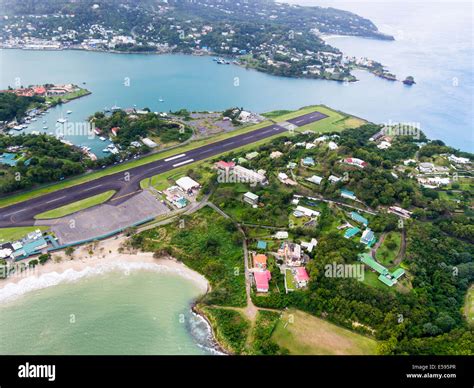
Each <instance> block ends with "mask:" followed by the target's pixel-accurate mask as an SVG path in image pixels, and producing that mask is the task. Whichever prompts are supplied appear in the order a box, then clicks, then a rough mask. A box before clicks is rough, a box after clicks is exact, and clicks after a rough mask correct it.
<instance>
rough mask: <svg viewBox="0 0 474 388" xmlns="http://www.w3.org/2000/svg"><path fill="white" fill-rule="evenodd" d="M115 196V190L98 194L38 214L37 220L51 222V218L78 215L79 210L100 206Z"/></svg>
mask: <svg viewBox="0 0 474 388" xmlns="http://www.w3.org/2000/svg"><path fill="white" fill-rule="evenodd" d="M114 194H115V191H114V190H110V191H106V192H105V193H102V194H97V195H94V196H92V197H89V198H86V199H82V200H80V201H77V202H73V203H70V204H69V205H65V206H61V207H58V208H57V209H53V210H49V211H47V212H44V213H41V214H37V215H36V216H35V218H36V219H37V220H49V219H51V218H59V217H64V216H67V215H69V214H72V213H76V212H78V211H79V210H84V209H87V208H90V207H92V206H96V205H99V204H101V203H104V202H106V201H108V200H109V199H110V198H111V197H112V196H113V195H114Z"/></svg>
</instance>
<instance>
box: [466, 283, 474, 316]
mask: <svg viewBox="0 0 474 388" xmlns="http://www.w3.org/2000/svg"><path fill="white" fill-rule="evenodd" d="M464 315H465V316H466V320H467V322H468V323H469V324H470V325H474V285H472V286H471V287H470V288H469V290H467V294H466V302H465V304H464Z"/></svg>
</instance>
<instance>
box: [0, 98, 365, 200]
mask: <svg viewBox="0 0 474 388" xmlns="http://www.w3.org/2000/svg"><path fill="white" fill-rule="evenodd" d="M314 111H320V112H322V113H325V114H326V115H328V117H326V118H324V119H322V120H320V121H317V122H315V123H312V124H308V125H305V126H303V127H300V128H298V129H297V131H306V130H308V129H311V130H313V131H319V132H333V131H341V130H343V129H346V128H355V127H357V126H359V125H361V124H363V123H365V121H363V120H361V119H358V118H355V117H353V116H349V115H345V114H343V113H340V112H337V111H334V110H332V109H330V108H328V107H325V106H310V107H305V108H302V109H300V110H295V111H293V112H291V113H287V114H284V115H282V116H275V117H274V118H273V121H274V122H281V121H285V120H288V119H291V118H294V117H297V116H300V115H303V114H307V113H310V112H314ZM271 123H272V122H271V121H270V120H268V121H267V120H266V121H263V122H261V123H259V124H255V125H250V126H245V127H242V128H239V129H237V130H234V131H231V132H226V133H221V134H218V135H216V136H213V137H211V138H205V139H199V140H196V141H192V142H190V143H188V144H186V145H184V146H180V147H176V148H173V149H169V150H167V151H162V152H159V153H155V154H152V155H149V156H146V157H144V158H141V159H135V160H132V161H129V162H128V163H123V164H120V165H117V166H114V167H110V168H106V169H103V170H100V171H95V172H93V173H88V174H85V175H81V176H78V177H75V178H71V179H66V180H64V181H62V182H59V183H54V184H51V185H48V186H43V187H41V188H37V189H33V190H30V191H27V192H23V193H19V194H15V195H11V196H8V197H5V198H2V199H0V207H5V206H9V205H12V204H15V203H18V202H22V201H26V200H28V199H31V198H35V197H39V196H41V195H44V194H48V193H51V192H53V191H57V190H60V189H64V188H66V187H71V186H75V185H78V184H81V183H84V182H89V181H92V180H94V179H97V178H100V177H103V176H106V175H111V174H114V173H117V172H121V171H125V170H128V169H130V168H133V167H137V166H141V165H144V164H148V163H150V162H153V161H156V160H161V159H165V158H167V157H169V156H172V155H175V154H178V153H181V152H186V151H189V150H192V149H194V148H197V147H201V146H203V145H206V144H209V143H214V142H217V141H220V140H224V139H227V138H230V137H233V136H236V135H240V134H242V133H247V132H251V131H254V130H256V129H260V128H262V127H265V126H267V125H270V124H271ZM286 135H288V133H286V132H284V133H282V134H278V135H275V136H272V137H269V138H266V139H263V140H260V141H258V142H255V143H252V144H249V145H246V146H244V147H241V148H239V150H245V149H253V148H255V147H258V146H259V145H261V144H264V143H266V142H268V141H269V140H272V139H274V138H276V137H279V136H286ZM213 157H216V156H213Z"/></svg>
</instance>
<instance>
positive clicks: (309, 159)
mask: <svg viewBox="0 0 474 388" xmlns="http://www.w3.org/2000/svg"><path fill="white" fill-rule="evenodd" d="M301 164H302V165H303V166H306V167H311V166H314V165H315V162H314V159H313V158H312V157H311V156H307V157H306V158H304V159H303V160H302V161H301Z"/></svg>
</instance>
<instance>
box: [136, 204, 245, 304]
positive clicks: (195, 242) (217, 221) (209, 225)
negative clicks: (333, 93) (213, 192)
mask: <svg viewBox="0 0 474 388" xmlns="http://www.w3.org/2000/svg"><path fill="white" fill-rule="evenodd" d="M132 242H133V244H134V245H135V246H137V247H142V249H143V250H146V251H152V252H156V253H157V255H158V256H160V255H162V254H170V255H171V256H173V257H176V258H177V259H179V260H181V261H182V262H183V263H185V264H186V265H187V266H189V267H190V268H192V269H194V270H196V271H198V272H199V273H201V274H203V275H204V276H205V277H206V278H207V279H208V280H209V282H210V283H211V287H212V290H211V292H209V293H208V294H207V295H206V296H205V298H204V300H203V302H205V303H206V304H210V305H224V306H244V305H245V303H246V297H245V279H244V266H243V257H242V255H243V254H242V236H241V234H240V232H239V231H238V230H237V228H236V227H235V225H234V224H233V223H232V221H230V220H226V219H224V218H223V217H222V216H217V215H216V213H215V212H214V211H213V210H211V209H209V208H203V209H201V210H200V211H199V212H197V213H195V214H194V215H192V216H189V217H183V218H182V220H180V221H178V224H170V225H167V226H163V227H160V228H157V229H151V230H149V231H146V232H143V233H140V234H137V235H135V236H133V238H132Z"/></svg>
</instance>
